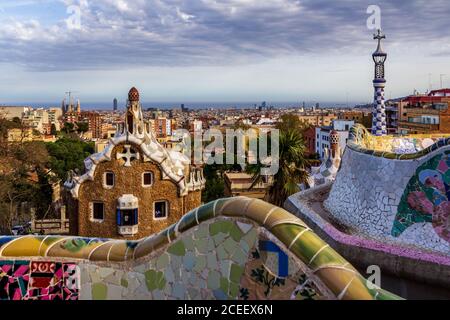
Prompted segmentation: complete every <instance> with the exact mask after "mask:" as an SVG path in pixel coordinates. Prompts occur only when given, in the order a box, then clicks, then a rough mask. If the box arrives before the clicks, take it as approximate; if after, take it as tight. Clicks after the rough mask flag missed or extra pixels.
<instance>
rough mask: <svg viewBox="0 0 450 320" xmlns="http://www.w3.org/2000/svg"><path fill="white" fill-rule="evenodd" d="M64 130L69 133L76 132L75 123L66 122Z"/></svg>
mask: <svg viewBox="0 0 450 320" xmlns="http://www.w3.org/2000/svg"><path fill="white" fill-rule="evenodd" d="M62 131H63V132H65V133H67V134H69V133H72V132H75V125H74V124H73V123H71V122H66V123H64V127H63V128H62Z"/></svg>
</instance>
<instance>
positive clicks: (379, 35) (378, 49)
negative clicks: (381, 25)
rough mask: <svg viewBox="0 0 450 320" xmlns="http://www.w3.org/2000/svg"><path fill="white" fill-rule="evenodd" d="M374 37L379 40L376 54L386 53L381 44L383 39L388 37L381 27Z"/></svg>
mask: <svg viewBox="0 0 450 320" xmlns="http://www.w3.org/2000/svg"><path fill="white" fill-rule="evenodd" d="M373 39H374V40H378V47H377V51H375V53H374V55H380V54H381V55H384V54H385V52H384V51H383V49H382V46H381V40H383V39H386V35H385V34H384V33H383V32H382V31H381V29H378V30H377V33H375V34H374V35H373Z"/></svg>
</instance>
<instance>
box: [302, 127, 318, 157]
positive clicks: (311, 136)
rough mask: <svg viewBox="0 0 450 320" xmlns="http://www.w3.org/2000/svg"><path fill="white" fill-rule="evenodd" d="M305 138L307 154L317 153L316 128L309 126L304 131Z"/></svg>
mask: <svg viewBox="0 0 450 320" xmlns="http://www.w3.org/2000/svg"><path fill="white" fill-rule="evenodd" d="M303 139H304V140H305V146H306V155H307V156H312V155H314V154H316V128H315V127H309V128H308V129H307V130H306V131H305V132H304V133H303Z"/></svg>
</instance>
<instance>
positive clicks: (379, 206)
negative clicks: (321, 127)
mask: <svg viewBox="0 0 450 320" xmlns="http://www.w3.org/2000/svg"><path fill="white" fill-rule="evenodd" d="M396 139H397V140H398V141H400V142H401V141H406V142H407V143H410V146H411V150H410V152H412V151H414V150H420V151H417V152H414V153H406V154H400V153H394V152H392V151H393V150H396V148H397V146H395V141H396ZM433 142H434V143H433ZM324 205H325V208H326V209H327V210H328V211H329V212H330V213H331V214H332V215H333V218H335V219H336V220H337V221H339V223H341V224H342V225H345V226H347V227H348V228H351V229H352V230H353V232H354V233H355V234H361V235H364V236H368V237H372V238H375V239H376V240H378V241H382V242H386V243H388V244H389V245H393V246H397V247H398V249H399V250H402V251H405V253H407V255H409V256H415V258H416V259H419V260H421V259H422V257H423V256H425V255H427V254H429V253H432V254H439V255H441V256H443V258H444V259H445V260H446V261H447V264H448V261H449V259H450V249H449V248H450V246H449V243H450V227H449V226H450V224H449V222H450V136H449V135H411V136H406V137H404V138H397V137H392V136H387V137H374V136H372V135H370V133H369V132H368V131H367V130H366V129H365V128H364V127H363V126H361V125H356V126H355V127H353V128H352V130H351V134H350V139H349V141H348V149H347V150H346V152H345V154H344V156H343V160H342V162H341V168H340V171H339V172H338V174H337V178H336V181H335V183H334V184H333V187H332V189H331V191H330V194H329V197H328V199H327V200H326V201H324ZM417 252H420V253H421V254H417Z"/></svg>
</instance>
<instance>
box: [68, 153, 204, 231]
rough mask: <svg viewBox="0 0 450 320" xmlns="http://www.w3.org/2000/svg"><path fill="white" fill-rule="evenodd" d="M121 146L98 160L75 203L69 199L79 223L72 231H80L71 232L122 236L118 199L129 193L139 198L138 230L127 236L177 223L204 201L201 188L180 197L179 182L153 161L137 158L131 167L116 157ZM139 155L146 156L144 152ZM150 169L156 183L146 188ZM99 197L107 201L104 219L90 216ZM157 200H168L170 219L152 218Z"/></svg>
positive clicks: (142, 157)
mask: <svg viewBox="0 0 450 320" xmlns="http://www.w3.org/2000/svg"><path fill="white" fill-rule="evenodd" d="M122 148H123V145H120V146H118V147H116V148H115V149H114V150H113V152H112V157H111V158H112V160H111V161H108V162H103V163H100V164H98V166H97V168H96V170H95V176H94V180H93V181H86V182H85V183H83V184H82V185H81V187H80V191H79V200H78V201H77V202H78V203H77V204H76V205H75V203H74V202H70V203H69V210H70V212H69V217H70V219H71V222H70V223H71V224H77V227H72V231H76V232H77V233H72V234H74V235H79V236H83V237H99V238H120V237H121V236H120V235H119V234H118V230H117V214H116V211H117V205H118V202H117V201H118V199H119V198H120V197H122V196H123V195H127V194H132V195H134V196H135V197H137V198H138V199H139V232H138V234H136V235H135V236H133V237H127V238H129V239H141V238H143V237H146V236H148V235H151V234H154V233H157V232H159V231H161V230H163V229H165V228H167V227H168V226H170V225H171V224H174V223H176V222H177V221H178V220H179V219H180V218H181V217H182V216H183V215H184V214H185V213H186V212H188V211H190V210H192V209H194V208H196V207H198V206H199V205H200V204H201V191H195V192H191V193H189V194H188V195H187V196H185V197H180V196H179V190H178V187H177V185H176V184H175V183H174V182H172V181H171V180H167V179H163V177H162V172H161V170H160V168H159V167H158V166H157V165H156V164H154V163H153V162H150V161H147V162H144V161H142V160H135V161H133V165H132V166H131V167H125V166H124V161H123V160H122V159H119V160H116V154H117V153H118V152H119V153H120V152H122V151H123V150H121V149H122ZM136 149H137V150H138V148H136ZM140 159H144V155H143V154H142V153H140ZM147 171H150V172H153V175H154V183H153V185H152V186H151V187H148V188H144V187H143V186H142V174H143V173H144V172H147ZM105 172H113V173H114V175H115V186H114V187H113V188H111V189H107V188H105V187H104V186H103V176H104V174H105ZM96 201H100V202H103V203H104V205H105V216H104V221H102V222H94V221H91V219H90V211H91V210H90V204H91V203H92V202H96ZM155 201H167V202H168V203H169V215H168V218H167V219H164V220H155V219H154V218H153V217H154V212H153V211H154V210H153V203H154V202H155Z"/></svg>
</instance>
